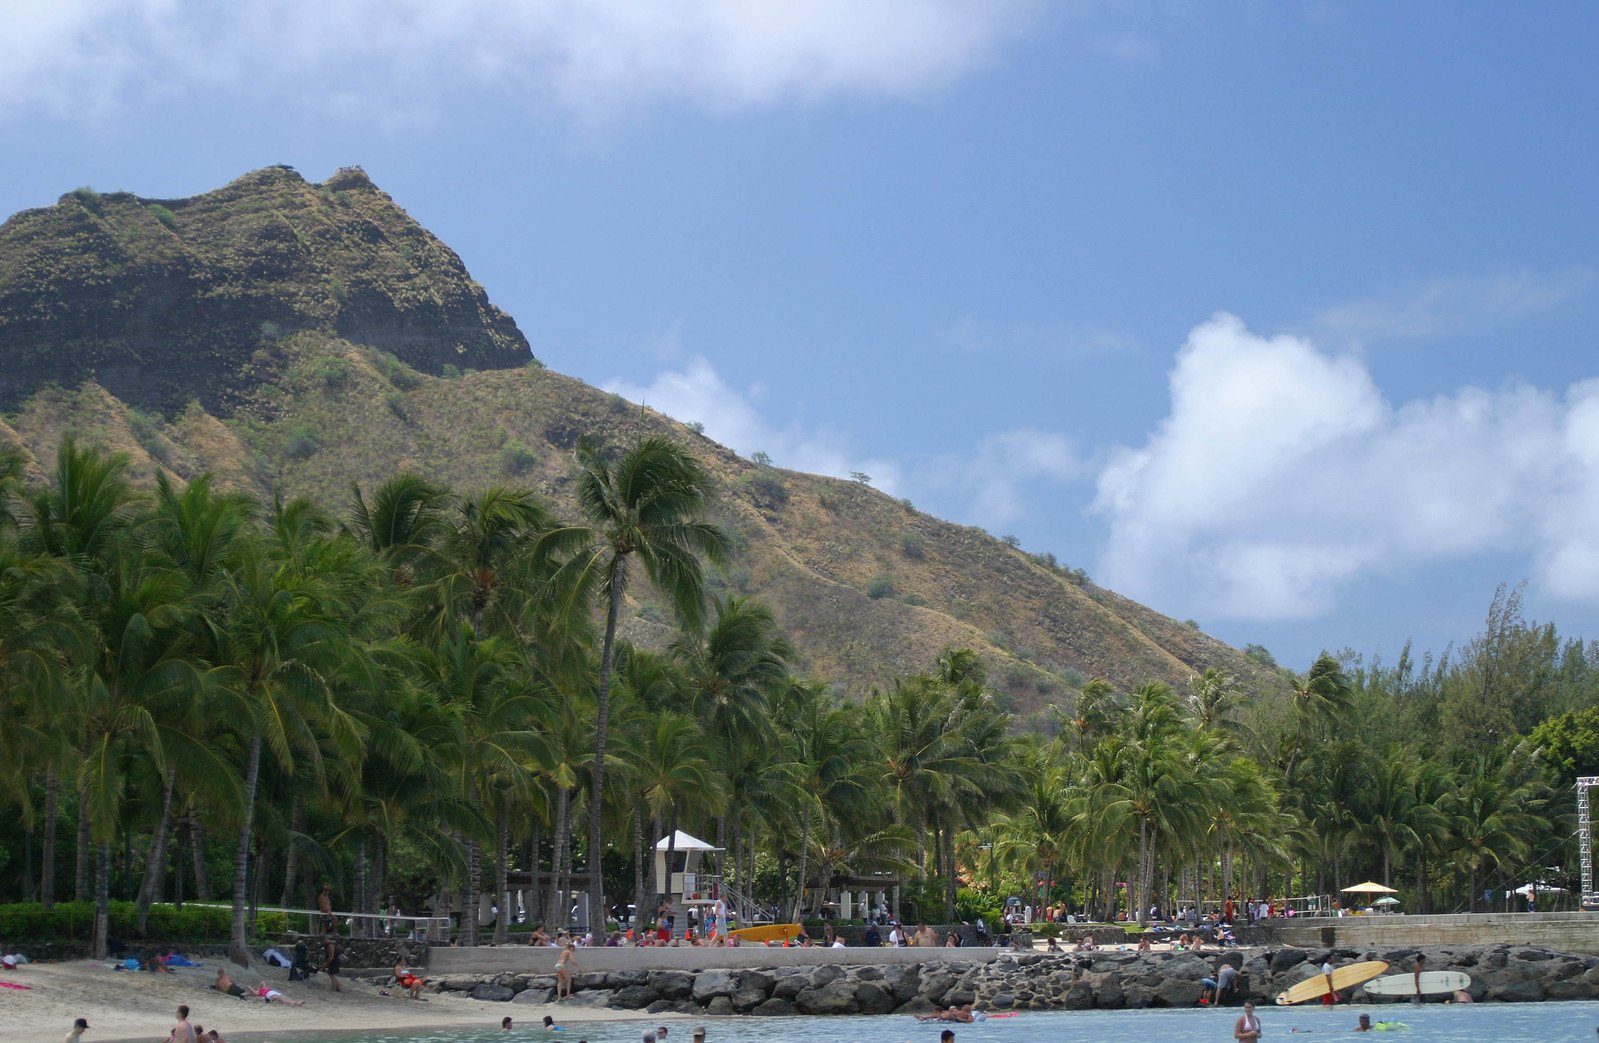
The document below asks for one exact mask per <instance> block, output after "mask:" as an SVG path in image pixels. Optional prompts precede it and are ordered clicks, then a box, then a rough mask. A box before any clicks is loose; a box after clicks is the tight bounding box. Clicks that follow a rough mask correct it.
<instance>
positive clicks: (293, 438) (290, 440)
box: [283, 424, 322, 460]
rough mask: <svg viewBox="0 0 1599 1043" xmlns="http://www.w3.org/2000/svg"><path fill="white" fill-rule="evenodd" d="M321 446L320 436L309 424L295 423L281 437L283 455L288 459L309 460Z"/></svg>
mask: <svg viewBox="0 0 1599 1043" xmlns="http://www.w3.org/2000/svg"><path fill="white" fill-rule="evenodd" d="M321 448H322V436H321V435H320V434H318V433H317V430H316V428H314V427H312V426H311V425H310V424H295V425H294V426H293V427H291V428H289V433H288V434H287V435H285V436H284V439H283V455H284V456H286V457H288V458H289V459H290V460H309V459H310V458H311V457H313V456H315V455H316V453H317V450H319V449H321Z"/></svg>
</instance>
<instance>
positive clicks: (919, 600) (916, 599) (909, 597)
mask: <svg viewBox="0 0 1599 1043" xmlns="http://www.w3.org/2000/svg"><path fill="white" fill-rule="evenodd" d="M900 602H901V603H902V604H906V605H911V606H913V607H920V606H922V605H925V604H927V599H926V598H924V597H922V596H921V595H920V594H906V595H905V596H904V597H902V598H900Z"/></svg>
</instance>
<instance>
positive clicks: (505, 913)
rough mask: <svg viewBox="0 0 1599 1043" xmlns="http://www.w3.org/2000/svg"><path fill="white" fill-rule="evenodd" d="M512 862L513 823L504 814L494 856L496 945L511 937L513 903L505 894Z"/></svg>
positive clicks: (502, 814)
mask: <svg viewBox="0 0 1599 1043" xmlns="http://www.w3.org/2000/svg"><path fill="white" fill-rule="evenodd" d="M510 861H511V823H510V822H509V821H508V820H507V819H506V817H505V814H504V813H503V812H502V813H501V815H500V846H499V850H498V851H496V852H495V855H494V906H495V907H496V908H497V909H499V914H498V915H496V916H495V917H494V944H495V945H504V944H505V940H506V939H507V938H508V937H510V929H509V921H510V919H511V915H510V913H511V903H510V901H508V900H507V897H506V893H505V892H506V891H507V890H508V889H509V888H510V883H509V877H510V872H511V867H510V865H509V863H510Z"/></svg>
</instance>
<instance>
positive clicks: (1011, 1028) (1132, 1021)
mask: <svg viewBox="0 0 1599 1043" xmlns="http://www.w3.org/2000/svg"><path fill="white" fill-rule="evenodd" d="M504 1010H505V1008H503V1007H500V1006H499V1005H498V1004H486V1005H485V1010H484V1020H485V1021H486V1022H489V1023H490V1026H487V1027H485V1028H483V1029H482V1030H475V1029H458V1030H443V1029H435V1030H432V1031H429V1032H423V1033H414V1032H408V1033H394V1032H376V1033H359V1034H349V1033H341V1034H340V1035H339V1036H338V1037H337V1038H338V1039H339V1040H340V1041H341V1043H357V1041H358V1043H512V1041H514V1043H522V1041H531V1040H555V1041H559V1043H577V1041H578V1040H579V1039H585V1040H588V1041H589V1043H639V1040H640V1038H641V1037H642V1035H643V1031H644V1029H645V1028H647V1027H653V1026H654V1025H656V1024H658V1022H653V1021H645V1020H639V1021H613V1022H606V1023H604V1024H589V1025H582V1024H577V1023H574V1024H572V1025H570V1026H568V1027H567V1028H566V1030H565V1031H564V1032H559V1033H548V1032H545V1031H544V1030H543V1029H542V1028H538V1027H535V1026H537V1025H538V1024H539V1022H540V1020H541V1019H542V1018H543V1016H544V1009H543V1008H538V1007H534V1008H531V1009H529V1008H525V1007H524V1008H522V1010H519V1011H514V1012H511V1014H512V1016H513V1017H515V1018H516V1019H517V1027H516V1028H515V1029H514V1030H513V1031H512V1032H511V1033H509V1034H507V1033H503V1032H500V1031H499V1028H498V1026H499V1019H500V1018H501V1017H503V1016H504ZM535 1010H536V1011H538V1014H537V1015H532V1016H529V1015H531V1012H532V1011H535ZM524 1011H525V1012H527V1013H526V1014H524ZM1362 1012H1364V1013H1368V1014H1370V1015H1371V1016H1372V1020H1374V1021H1376V1020H1379V1019H1393V1020H1399V1021H1403V1022H1404V1023H1405V1024H1406V1025H1408V1026H1410V1027H1409V1028H1408V1029H1403V1030H1398V1031H1394V1032H1384V1033H1381V1034H1377V1035H1372V1036H1361V1037H1360V1038H1362V1039H1373V1040H1386V1039H1403V1040H1407V1041H1410V1043H1422V1041H1424V1040H1436V1041H1445V1040H1447V1041H1449V1043H1535V1041H1536V1043H1551V1041H1553V1043H1586V1041H1588V1040H1595V1039H1599V1037H1596V1036H1595V1029H1596V1028H1599V1002H1566V1003H1526V1004H1506V1003H1481V1004H1429V1005H1427V1006H1422V1007H1412V1006H1409V1005H1406V1004H1385V1005H1383V1006H1361V1007H1347V1006H1346V1007H1342V1008H1339V1009H1337V1010H1323V1009H1321V1008H1319V1007H1316V1008H1303V1009H1278V1008H1275V1007H1268V1008H1265V1009H1263V1010H1261V1011H1260V1012H1259V1014H1260V1020H1261V1026H1262V1028H1263V1029H1264V1030H1265V1039H1267V1040H1287V1039H1297V1038H1298V1037H1299V1036H1300V1035H1304V1034H1314V1035H1316V1036H1318V1037H1327V1036H1337V1037H1340V1038H1346V1037H1348V1036H1349V1035H1350V1029H1352V1028H1354V1025H1355V1022H1356V1020H1357V1019H1358V1018H1359V1016H1360V1014H1361V1013H1362ZM1237 1017H1238V1011H1237V1009H1236V1008H1233V1009H1229V1010H1219V1011H1211V1010H1197V1009H1196V1010H1113V1011H1091V1010H1085V1011H1063V1012H1052V1013H1026V1014H1022V1015H1020V1016H1018V1017H1014V1018H1003V1019H994V1020H990V1021H985V1022H979V1023H978V1024H975V1025H955V1026H952V1027H953V1028H954V1029H955V1039H956V1040H957V1043H1045V1041H1049V1043H1057V1041H1061V1040H1083V1041H1085V1043H1086V1041H1091V1040H1092V1041H1098V1040H1162V1041H1165V1040H1170V1041H1173V1043H1187V1041H1189V1040H1193V1041H1208V1040H1216V1041H1218V1043H1224V1041H1228V1040H1231V1039H1232V1038H1233V1022H1234V1020H1236V1018H1237ZM524 1020H525V1024H524V1023H523V1022H524ZM667 1024H668V1025H670V1026H671V1030H672V1031H671V1035H670V1036H669V1037H668V1043H690V1040H691V1037H692V1034H693V1028H694V1025H695V1024H698V1023H697V1022H694V1021H682V1020H674V1021H670V1022H667ZM703 1024H704V1025H705V1027H706V1032H707V1040H706V1043H845V1041H851V1043H853V1041H856V1040H859V1041H861V1043H899V1041H902V1040H903V1041H905V1043H938V1034H939V1031H940V1030H941V1029H943V1028H944V1027H945V1026H942V1025H937V1024H932V1023H926V1024H923V1023H919V1022H917V1021H916V1020H915V1019H913V1018H909V1017H902V1016H898V1015H893V1014H886V1015H882V1016H879V1017H851V1018H723V1019H716V1018H710V1019H706V1020H705V1021H704V1022H703ZM1295 1029H1297V1030H1298V1031H1297V1032H1295V1031H1293V1030H1295ZM257 1038H258V1039H262V1040H270V1041H271V1043H329V1041H330V1039H332V1038H333V1037H331V1036H330V1035H322V1036H319V1037H312V1036H303V1035H301V1036H282V1037H279V1036H272V1035H264V1036H260V1037H257Z"/></svg>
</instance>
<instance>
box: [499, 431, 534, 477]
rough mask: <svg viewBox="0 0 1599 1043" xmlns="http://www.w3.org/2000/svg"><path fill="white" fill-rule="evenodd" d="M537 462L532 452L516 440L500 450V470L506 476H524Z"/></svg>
mask: <svg viewBox="0 0 1599 1043" xmlns="http://www.w3.org/2000/svg"><path fill="white" fill-rule="evenodd" d="M538 462H539V458H538V456H536V455H535V454H534V452H533V450H531V449H529V448H528V447H527V446H526V445H525V444H524V443H522V442H521V441H518V440H516V439H512V440H511V441H509V442H507V443H505V445H504V447H503V448H501V449H500V470H501V471H503V472H505V473H506V474H526V473H527V472H529V471H531V470H532V469H533V468H534V466H535V465H537V464H538Z"/></svg>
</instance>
